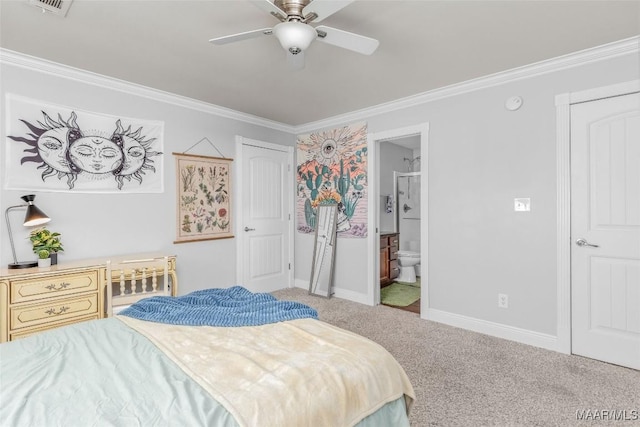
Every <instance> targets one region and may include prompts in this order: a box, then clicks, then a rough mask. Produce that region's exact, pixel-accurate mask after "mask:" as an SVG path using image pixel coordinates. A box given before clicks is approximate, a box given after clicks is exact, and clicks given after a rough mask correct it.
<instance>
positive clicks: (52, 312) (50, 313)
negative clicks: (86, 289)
mask: <svg viewBox="0 0 640 427" xmlns="http://www.w3.org/2000/svg"><path fill="white" fill-rule="evenodd" d="M68 310H69V307H66V306H64V305H63V306H62V307H60V311H59V312H57V313H56V309H55V308H50V309H49V310H47V311H45V313H47V314H48V315H49V316H51V315H55V316H57V315H59V314H62V313H64V312H66V311H68Z"/></svg>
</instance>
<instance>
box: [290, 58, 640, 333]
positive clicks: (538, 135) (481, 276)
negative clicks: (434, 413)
mask: <svg viewBox="0 0 640 427" xmlns="http://www.w3.org/2000/svg"><path fill="white" fill-rule="evenodd" d="M541 69H542V70H546V69H545V68H544V67H542V68H541ZM514 76H515V77H517V78H514V80H513V81H508V79H505V80H506V82H504V83H501V82H499V81H498V82H494V81H493V80H487V81H488V83H487V85H486V86H487V87H485V88H482V89H477V90H476V89H474V90H473V91H469V92H464V93H460V94H459V95H455V94H452V95H450V96H444V97H435V98H434V100H433V101H426V102H423V103H418V102H415V101H414V102H412V104H413V105H412V106H410V107H407V108H402V109H397V110H395V111H391V112H384V113H379V114H372V113H369V114H367V112H366V111H365V112H363V113H358V112H356V113H353V114H351V115H347V116H344V117H339V118H336V123H335V124H336V125H340V124H343V123H345V122H350V121H356V120H366V121H367V122H368V126H369V132H372V133H377V132H384V131H389V130H392V129H399V128H405V127H409V126H414V125H416V124H419V123H424V122H428V123H429V151H428V153H425V152H422V154H421V155H422V159H423V161H424V159H428V174H429V175H428V182H429V187H428V194H429V201H428V205H429V212H428V221H429V223H428V230H429V231H428V233H429V239H428V253H429V263H428V284H429V295H428V301H427V304H428V306H429V308H430V309H432V310H437V311H440V312H444V313H450V314H452V315H455V316H464V317H465V318H468V319H478V320H480V321H482V322H488V323H491V324H497V325H507V326H508V327H510V328H518V329H522V330H525V331H532V332H534V333H538V334H546V335H549V336H555V335H556V329H557V320H556V291H557V289H556V253H555V252H556V249H555V248H556V246H555V245H556V154H555V144H556V135H555V132H556V127H555V126H556V124H555V114H556V109H555V96H556V95H557V94H560V93H566V92H572V91H579V90H584V89H588V88H593V87H599V86H605V85H609V84H614V83H619V82H623V81H628V80H632V79H637V78H638V76H640V67H639V63H638V53H637V47H636V50H635V51H634V52H633V53H629V54H622V55H619V56H613V57H611V58H608V59H606V60H601V59H596V60H595V61H590V62H588V63H586V64H584V65H579V66H573V63H572V64H571V67H570V68H564V69H560V70H558V71H548V70H547V71H545V73H544V74H540V75H535V76H532V77H522V74H521V73H514ZM463 89H464V88H463ZM460 91H461V92H462V89H461V90H460ZM452 93H455V90H452ZM513 95H520V96H522V97H523V99H524V104H523V106H522V108H521V109H520V110H518V111H514V112H512V111H507V110H506V109H505V108H504V102H505V100H506V99H507V98H509V97H511V96H513ZM379 110H380V109H374V110H373V111H379ZM330 127H331V124H330V123H328V122H327V121H323V122H322V128H330ZM306 130H307V129H305V131H306ZM426 166H427V165H426V164H425V163H423V164H422V170H423V171H424V170H425V169H426ZM515 197H530V198H531V202H532V209H531V212H530V213H525V214H523V213H515V212H514V211H513V199H514V198H515ZM426 225H427V224H423V227H424V226H426ZM346 240H347V239H339V240H338V248H337V251H336V255H337V266H336V279H335V282H336V286H337V287H343V286H344V287H345V289H348V291H349V292H350V295H352V296H354V299H356V298H358V297H359V299H360V300H365V298H364V296H363V295H366V293H367V286H368V282H367V271H368V270H367V269H368V268H369V265H368V260H367V246H366V245H367V243H366V241H365V240H355V239H350V240H349V241H346ZM296 245H297V246H296V252H297V253H302V254H304V253H311V251H312V242H311V241H304V240H303V239H302V238H300V237H297V238H296ZM422 248H423V250H424V242H423V245H422ZM309 266H310V263H308V262H306V260H305V262H296V267H297V270H296V277H299V278H304V277H307V275H308V271H309V270H308V269H309ZM422 270H423V272H424V271H425V270H424V266H423V269H422ZM423 282H424V278H423ZM498 293H505V294H508V296H509V309H506V310H505V309H500V308H498V304H497V295H498ZM336 294H338V292H337V293H336Z"/></svg>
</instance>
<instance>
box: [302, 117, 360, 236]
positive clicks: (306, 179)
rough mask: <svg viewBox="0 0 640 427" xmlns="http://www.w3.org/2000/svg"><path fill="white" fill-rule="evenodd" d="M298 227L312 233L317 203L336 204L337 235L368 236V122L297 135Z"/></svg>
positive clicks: (318, 204) (303, 231)
mask: <svg viewBox="0 0 640 427" xmlns="http://www.w3.org/2000/svg"><path fill="white" fill-rule="evenodd" d="M297 148H298V150H297V158H298V170H297V188H298V191H297V192H298V198H297V207H296V211H297V227H298V231H299V232H301V233H313V231H314V229H315V225H316V216H317V211H318V206H320V205H323V204H332V203H335V204H337V205H338V236H339V237H366V236H367V124H366V123H358V124H353V125H350V126H344V127H341V128H337V129H333V130H329V131H324V132H316V133H311V134H307V135H300V136H298V147H297Z"/></svg>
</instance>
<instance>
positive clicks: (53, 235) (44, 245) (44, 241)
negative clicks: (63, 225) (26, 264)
mask: <svg viewBox="0 0 640 427" xmlns="http://www.w3.org/2000/svg"><path fill="white" fill-rule="evenodd" d="M29 240H30V241H31V246H32V247H33V252H34V253H35V254H37V255H38V259H39V260H40V259H42V256H41V253H40V251H43V250H46V251H47V255H46V256H45V258H50V259H51V264H52V265H55V264H57V262H58V259H57V256H58V252H63V251H64V248H63V247H62V243H61V242H60V233H57V232H52V231H50V230H49V229H47V227H40V228H36V229H34V230H32V231H31V233H29ZM42 255H44V253H43V254H42Z"/></svg>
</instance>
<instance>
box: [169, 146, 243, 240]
mask: <svg viewBox="0 0 640 427" xmlns="http://www.w3.org/2000/svg"><path fill="white" fill-rule="evenodd" d="M173 155H174V156H175V158H176V189H177V197H178V200H177V203H176V204H177V213H176V220H177V224H176V230H177V234H176V240H175V242H174V243H183V242H193V241H197V240H212V239H226V238H230V237H233V234H232V232H231V230H232V228H231V199H230V197H231V162H232V159H221V158H218V157H207V156H198V155H193V154H184V153H173Z"/></svg>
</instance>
